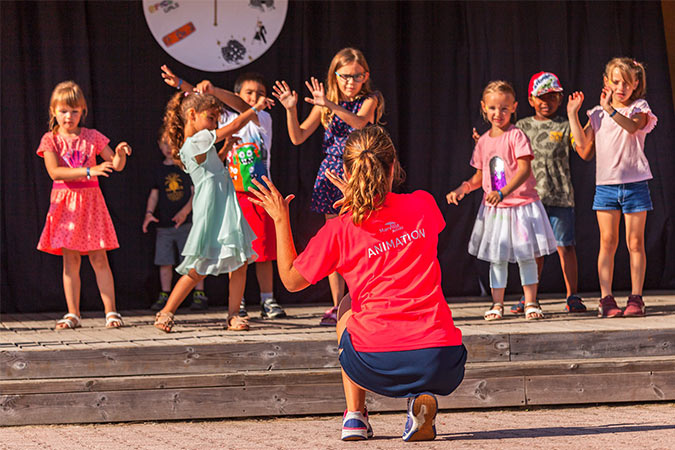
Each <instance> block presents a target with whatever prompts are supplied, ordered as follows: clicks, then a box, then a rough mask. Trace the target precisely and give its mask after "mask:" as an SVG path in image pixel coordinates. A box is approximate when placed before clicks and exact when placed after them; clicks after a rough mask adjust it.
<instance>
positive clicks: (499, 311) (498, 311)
mask: <svg viewBox="0 0 675 450" xmlns="http://www.w3.org/2000/svg"><path fill="white" fill-rule="evenodd" d="M497 306H501V308H499V309H498V308H497ZM503 315H504V304H503V303H493V304H492V306H490V310H489V311H485V314H483V319H485V320H487V321H488V322H491V321H493V320H499V319H501V318H502V316H503ZM488 316H497V317H488Z"/></svg>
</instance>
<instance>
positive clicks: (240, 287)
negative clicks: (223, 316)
mask: <svg viewBox="0 0 675 450" xmlns="http://www.w3.org/2000/svg"><path fill="white" fill-rule="evenodd" d="M247 268H248V264H246V263H244V265H243V266H241V267H240V268H238V269H237V270H235V271H234V272H230V289H229V291H230V292H229V300H228V303H227V313H228V315H229V317H234V316H239V305H241V299H242V298H244V290H245V289H246V269H247Z"/></svg>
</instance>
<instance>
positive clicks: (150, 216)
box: [143, 212, 159, 233]
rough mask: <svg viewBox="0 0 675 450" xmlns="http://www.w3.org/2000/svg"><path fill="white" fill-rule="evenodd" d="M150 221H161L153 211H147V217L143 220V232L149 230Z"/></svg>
mask: <svg viewBox="0 0 675 450" xmlns="http://www.w3.org/2000/svg"><path fill="white" fill-rule="evenodd" d="M150 222H159V219H157V217H155V215H154V214H153V213H151V212H147V213H145V219H144V220H143V233H147V232H148V225H150Z"/></svg>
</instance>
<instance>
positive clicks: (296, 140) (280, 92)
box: [272, 81, 321, 145]
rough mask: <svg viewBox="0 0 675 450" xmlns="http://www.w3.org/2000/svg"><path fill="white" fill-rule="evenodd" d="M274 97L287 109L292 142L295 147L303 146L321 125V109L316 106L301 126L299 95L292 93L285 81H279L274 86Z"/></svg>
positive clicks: (287, 123)
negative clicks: (298, 105) (298, 104)
mask: <svg viewBox="0 0 675 450" xmlns="http://www.w3.org/2000/svg"><path fill="white" fill-rule="evenodd" d="M272 95H274V96H275V97H276V98H277V100H279V103H281V104H282V105H283V107H284V108H285V109H286V125H287V126H288V136H289V137H290V138H291V142H292V143H293V145H300V144H302V143H303V142H305V141H306V140H307V138H309V137H310V136H311V135H312V133H314V132H315V131H316V129H317V128H318V127H319V124H320V123H321V107H319V106H314V107H313V108H312V110H311V111H310V112H309V115H308V116H307V118H306V119H305V120H304V122H302V124H301V123H300V122H299V120H298V109H297V103H298V93H297V92H295V91H292V90H291V88H289V87H288V84H286V82H285V81H277V82H276V83H275V84H274V86H272Z"/></svg>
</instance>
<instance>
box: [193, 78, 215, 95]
mask: <svg viewBox="0 0 675 450" xmlns="http://www.w3.org/2000/svg"><path fill="white" fill-rule="evenodd" d="M215 90H216V89H215V88H214V86H213V83H211V82H210V81H209V80H203V81H200V82H199V83H197V86H195V92H199V93H200V94H213V93H214V92H215Z"/></svg>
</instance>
